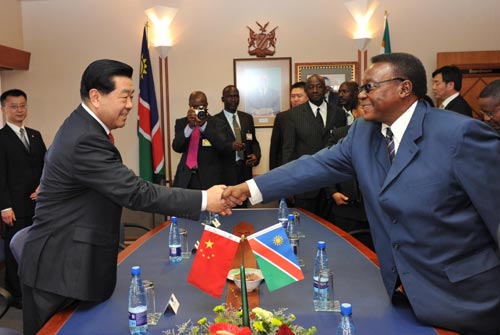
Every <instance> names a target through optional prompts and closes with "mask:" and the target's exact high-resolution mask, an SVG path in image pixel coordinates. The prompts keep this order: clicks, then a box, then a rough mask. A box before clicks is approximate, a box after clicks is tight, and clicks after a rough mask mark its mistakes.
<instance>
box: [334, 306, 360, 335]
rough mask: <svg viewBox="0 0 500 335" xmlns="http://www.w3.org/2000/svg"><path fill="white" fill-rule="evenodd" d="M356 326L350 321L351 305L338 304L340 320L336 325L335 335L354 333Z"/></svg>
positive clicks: (353, 334)
mask: <svg viewBox="0 0 500 335" xmlns="http://www.w3.org/2000/svg"><path fill="white" fill-rule="evenodd" d="M355 334H356V328H355V327H354V323H353V322H352V306H351V304H348V303H343V304H342V305H340V322H339V325H338V327H337V335H355Z"/></svg>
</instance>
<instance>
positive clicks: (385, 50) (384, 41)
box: [380, 11, 391, 54]
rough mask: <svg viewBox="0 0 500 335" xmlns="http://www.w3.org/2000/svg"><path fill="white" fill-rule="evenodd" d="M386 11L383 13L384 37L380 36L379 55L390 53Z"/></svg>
mask: <svg viewBox="0 0 500 335" xmlns="http://www.w3.org/2000/svg"><path fill="white" fill-rule="evenodd" d="M387 16H388V15H387V11H385V15H384V18H385V20H384V21H385V27H384V35H383V36H382V44H381V45H380V53H381V54H390V53H391V38H390V36H389V21H388V20H387Z"/></svg>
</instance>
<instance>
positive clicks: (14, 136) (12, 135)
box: [4, 124, 30, 155]
mask: <svg viewBox="0 0 500 335" xmlns="http://www.w3.org/2000/svg"><path fill="white" fill-rule="evenodd" d="M4 127H6V130H7V134H8V135H9V137H10V138H11V139H12V141H13V142H14V143H17V144H16V145H17V146H18V147H19V148H21V149H20V150H22V151H23V152H24V153H26V154H27V155H29V154H30V151H29V150H28V149H26V147H25V146H24V144H23V142H21V139H20V138H19V136H17V134H16V132H15V131H14V130H12V128H11V127H9V126H8V125H7V124H6V125H5V126H4ZM25 129H27V128H25ZM28 134H29V133H28ZM28 136H29V135H28Z"/></svg>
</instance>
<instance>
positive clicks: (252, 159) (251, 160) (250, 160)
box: [245, 154, 257, 167]
mask: <svg viewBox="0 0 500 335" xmlns="http://www.w3.org/2000/svg"><path fill="white" fill-rule="evenodd" d="M245 164H246V166H248V167H252V166H255V165H257V156H255V154H250V155H248V156H247V160H246V162H245Z"/></svg>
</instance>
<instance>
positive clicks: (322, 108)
mask: <svg viewBox="0 0 500 335" xmlns="http://www.w3.org/2000/svg"><path fill="white" fill-rule="evenodd" d="M308 102H309V106H310V107H311V109H312V110H313V112H314V115H316V110H317V109H318V107H319V108H320V110H321V111H326V109H327V108H326V102H325V100H323V102H322V103H321V105H319V106H318V105H315V104H313V103H312V102H311V101H310V100H309V101H308Z"/></svg>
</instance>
